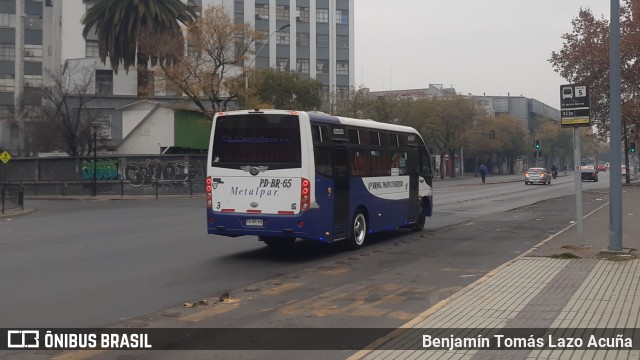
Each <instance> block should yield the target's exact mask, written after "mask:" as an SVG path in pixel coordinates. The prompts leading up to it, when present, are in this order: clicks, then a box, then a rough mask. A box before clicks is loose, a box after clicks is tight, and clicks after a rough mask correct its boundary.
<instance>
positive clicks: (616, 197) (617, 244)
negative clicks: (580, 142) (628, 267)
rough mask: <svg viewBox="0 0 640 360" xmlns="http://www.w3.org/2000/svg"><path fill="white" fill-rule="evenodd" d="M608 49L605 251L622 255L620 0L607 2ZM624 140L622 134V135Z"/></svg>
mask: <svg viewBox="0 0 640 360" xmlns="http://www.w3.org/2000/svg"><path fill="white" fill-rule="evenodd" d="M610 17H611V21H610V24H611V25H610V32H611V45H610V50H609V68H610V71H609V94H610V95H609V96H610V98H609V104H610V110H609V111H610V112H611V113H610V114H609V117H610V118H611V125H610V130H611V138H610V141H611V147H610V150H609V151H610V164H611V166H610V169H611V175H610V176H611V181H610V182H609V250H613V251H622V181H621V180H620V177H619V175H617V174H618V173H620V170H619V169H620V161H621V159H620V145H621V142H620V138H621V133H620V124H621V116H620V103H621V101H622V97H621V95H620V0H611V14H610ZM625 136H626V134H625Z"/></svg>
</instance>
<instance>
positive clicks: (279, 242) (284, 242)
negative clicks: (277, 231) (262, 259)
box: [258, 236, 296, 249]
mask: <svg viewBox="0 0 640 360" xmlns="http://www.w3.org/2000/svg"><path fill="white" fill-rule="evenodd" d="M258 240H260V241H263V242H264V243H265V244H267V246H268V247H270V248H272V249H287V248H290V247H292V246H293V243H294V242H296V239H295V238H285V237H271V236H259V237H258Z"/></svg>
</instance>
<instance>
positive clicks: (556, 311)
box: [349, 184, 640, 360]
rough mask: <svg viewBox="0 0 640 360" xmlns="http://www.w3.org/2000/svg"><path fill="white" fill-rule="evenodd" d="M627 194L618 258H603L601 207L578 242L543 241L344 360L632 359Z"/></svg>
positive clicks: (638, 342)
mask: <svg viewBox="0 0 640 360" xmlns="http://www.w3.org/2000/svg"><path fill="white" fill-rule="evenodd" d="M637 185H638V184H633V185H630V186H623V195H622V197H623V211H622V214H623V219H622V222H623V234H622V244H623V247H624V250H623V251H620V252H615V251H610V250H609V245H610V244H609V242H610V236H609V206H608V202H607V203H606V204H604V205H602V206H601V207H600V208H598V209H597V210H595V211H593V212H592V213H589V214H586V215H585V220H584V227H583V229H584V231H583V233H579V232H578V229H576V227H575V226H573V225H571V226H569V227H567V228H565V229H563V230H562V231H560V232H559V233H557V234H554V235H552V236H550V237H548V238H547V239H544V240H543V241H542V242H541V243H539V244H538V245H537V246H535V247H534V248H532V249H531V250H530V251H529V252H527V253H525V254H523V255H521V256H519V257H518V258H516V259H514V260H512V261H510V262H509V263H507V264H504V265H502V266H501V267H499V268H497V269H495V270H494V271H492V272H491V273H489V274H487V275H486V276H484V277H483V278H481V279H479V280H478V281H476V282H475V283H473V284H471V285H469V286H468V287H466V288H464V289H463V290H461V291H460V292H458V293H456V294H455V295H454V296H452V297H450V298H449V299H446V300H443V301H442V302H440V303H439V304H437V305H435V306H434V307H432V308H430V309H428V310H426V311H425V312H423V313H422V314H420V315H419V316H418V317H416V318H415V319H413V320H412V321H410V322H408V323H407V324H405V325H404V326H403V327H402V328H401V329H398V330H396V331H394V332H393V333H391V334H389V335H388V336H387V337H385V338H383V339H380V340H378V341H377V342H376V343H375V344H372V346H370V347H369V348H373V349H375V350H363V351H360V352H358V353H356V354H355V355H353V356H351V357H350V358H349V359H350V360H355V359H376V360H380V359H394V360H399V359H639V358H640V329H638V328H639V324H640V260H638V259H637V258H636V256H638V255H639V253H638V252H637V251H636V249H639V248H640V186H637ZM499 331H501V333H502V334H504V335H505V337H504V338H501V339H502V341H501V343H500V344H498V343H497V338H498V337H493V334H495V333H496V332H499ZM424 335H428V336H431V337H430V338H426V339H427V340H428V341H427V342H426V343H425V342H424V340H425V337H424ZM481 338H484V339H489V340H490V341H491V342H490V345H488V346H483V344H482V343H481V342H479V341H477V340H478V339H481ZM437 339H442V341H441V344H439V346H438V345H436V343H435V341H436V340H437ZM468 339H472V340H474V341H476V342H471V341H468V342H467V345H471V346H464V344H461V343H460V342H461V341H464V340H468ZM564 339H572V340H571V341H573V343H572V344H568V343H567V342H563V341H565V340H564ZM575 339H579V340H575ZM509 340H512V342H511V343H509ZM447 341H448V342H447ZM455 341H458V343H456V342H455ZM518 341H520V342H519V343H518ZM531 341H540V343H534V344H531V343H530V342H531ZM580 341H582V342H583V343H582V346H576V345H577V342H580ZM508 344H511V345H513V344H520V345H524V346H521V347H509V346H508ZM589 344H592V346H590V347H588V346H589ZM425 345H426V346H425ZM539 345H543V346H539ZM629 345H632V347H629Z"/></svg>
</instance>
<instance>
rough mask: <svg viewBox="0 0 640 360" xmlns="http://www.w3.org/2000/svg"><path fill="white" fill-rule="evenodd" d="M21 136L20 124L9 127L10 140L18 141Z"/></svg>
mask: <svg viewBox="0 0 640 360" xmlns="http://www.w3.org/2000/svg"><path fill="white" fill-rule="evenodd" d="M18 136H20V128H19V127H18V124H15V123H12V124H10V125H9V138H11V139H17V138H18Z"/></svg>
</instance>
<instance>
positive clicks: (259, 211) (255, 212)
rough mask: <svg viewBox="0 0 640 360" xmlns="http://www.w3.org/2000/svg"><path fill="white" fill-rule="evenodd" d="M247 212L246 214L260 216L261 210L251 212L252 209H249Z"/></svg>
mask: <svg viewBox="0 0 640 360" xmlns="http://www.w3.org/2000/svg"><path fill="white" fill-rule="evenodd" d="M247 212H248V213H252V214H260V213H262V210H252V209H249V210H247Z"/></svg>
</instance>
